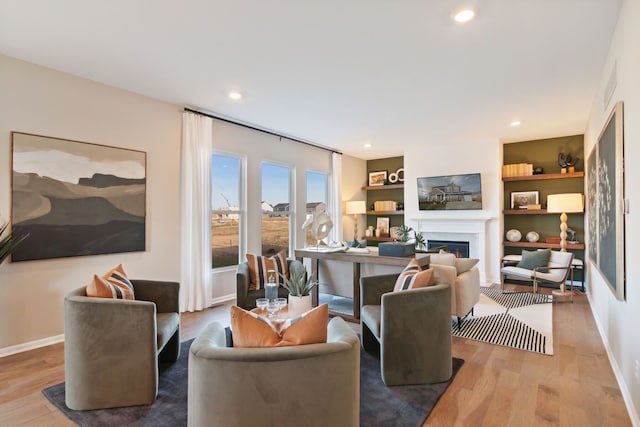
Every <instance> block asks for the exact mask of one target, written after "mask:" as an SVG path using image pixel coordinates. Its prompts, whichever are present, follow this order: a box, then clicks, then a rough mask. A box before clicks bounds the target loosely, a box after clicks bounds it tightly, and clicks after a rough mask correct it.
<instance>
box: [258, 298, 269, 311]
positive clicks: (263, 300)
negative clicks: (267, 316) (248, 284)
mask: <svg viewBox="0 0 640 427" xmlns="http://www.w3.org/2000/svg"><path fill="white" fill-rule="evenodd" d="M268 303H269V300H268V299H266V298H258V299H257V300H256V307H258V308H259V309H260V310H262V312H263V313H264V309H265V308H267V304H268Z"/></svg>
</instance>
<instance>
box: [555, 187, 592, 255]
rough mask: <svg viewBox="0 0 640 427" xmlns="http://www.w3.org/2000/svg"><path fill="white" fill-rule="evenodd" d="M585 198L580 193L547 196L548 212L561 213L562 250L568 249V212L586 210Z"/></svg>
mask: <svg viewBox="0 0 640 427" xmlns="http://www.w3.org/2000/svg"><path fill="white" fill-rule="evenodd" d="M583 199H584V198H583V197H582V194H580V193H566V194H549V195H548V196H547V212H549V213H559V214H560V251H562V252H566V251H567V213H581V212H582V211H583V210H584V203H583ZM574 237H575V236H574Z"/></svg>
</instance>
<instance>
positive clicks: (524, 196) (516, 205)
mask: <svg viewBox="0 0 640 427" xmlns="http://www.w3.org/2000/svg"><path fill="white" fill-rule="evenodd" d="M539 196H540V193H539V192H538V191H513V192H511V209H527V206H528V205H529V204H530V203H531V204H534V205H537V204H538V203H540V201H539V200H538V198H539Z"/></svg>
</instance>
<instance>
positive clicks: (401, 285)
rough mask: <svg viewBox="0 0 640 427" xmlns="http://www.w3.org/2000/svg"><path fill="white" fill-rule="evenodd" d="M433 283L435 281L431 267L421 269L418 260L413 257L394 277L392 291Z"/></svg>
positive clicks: (422, 286) (421, 286)
mask: <svg viewBox="0 0 640 427" xmlns="http://www.w3.org/2000/svg"><path fill="white" fill-rule="evenodd" d="M435 283H436V281H435V278H434V277H433V269H432V268H430V269H428V270H422V269H421V268H420V264H418V261H417V260H416V259H415V258H413V259H412V260H411V261H409V264H408V265H407V266H406V267H405V269H404V270H402V273H400V275H399V276H398V278H397V279H396V284H395V286H394V287H393V292H400V291H406V290H408V289H416V288H424V287H427V286H431V285H435Z"/></svg>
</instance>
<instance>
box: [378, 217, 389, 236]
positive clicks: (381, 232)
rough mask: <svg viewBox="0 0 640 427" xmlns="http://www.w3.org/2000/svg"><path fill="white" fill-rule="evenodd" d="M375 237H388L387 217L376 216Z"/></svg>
mask: <svg viewBox="0 0 640 427" xmlns="http://www.w3.org/2000/svg"><path fill="white" fill-rule="evenodd" d="M376 237H389V217H379V218H376Z"/></svg>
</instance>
